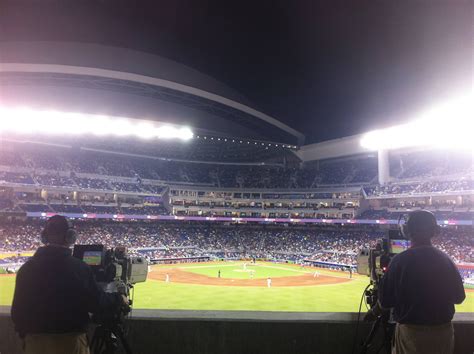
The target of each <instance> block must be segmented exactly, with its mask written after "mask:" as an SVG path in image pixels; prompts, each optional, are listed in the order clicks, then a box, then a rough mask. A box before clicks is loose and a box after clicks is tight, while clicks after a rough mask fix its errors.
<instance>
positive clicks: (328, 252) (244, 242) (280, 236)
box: [0, 220, 474, 265]
mask: <svg viewBox="0 0 474 354" xmlns="http://www.w3.org/2000/svg"><path fill="white" fill-rule="evenodd" d="M43 225H44V222H43V221H39V220H36V221H34V220H30V221H26V222H25V221H22V222H3V223H2V224H1V226H0V250H2V251H8V252H21V251H30V250H34V249H36V248H37V247H38V246H40V236H39V234H40V231H41V228H42V226H43ZM75 228H76V229H77V231H78V234H79V238H78V243H81V244H104V245H106V246H107V247H116V246H125V247H127V248H130V249H134V250H135V251H136V252H146V254H147V256H149V257H150V258H179V257H204V256H207V257H219V256H226V257H227V256H230V255H232V256H234V257H256V258H267V259H291V260H302V259H310V260H312V261H319V262H332V263H339V264H344V265H355V264H356V258H357V254H358V252H359V250H360V249H361V248H367V247H373V246H374V245H375V243H376V240H377V239H380V238H382V237H383V235H384V233H383V232H382V231H380V230H377V229H368V228H365V229H354V228H339V229H334V228H333V229H328V228H321V227H280V226H269V225H265V226H264V225H222V224H212V223H200V222H192V223H190V222H150V221H140V222H139V221H128V222H125V221H92V220H91V221H77V222H76V223H75ZM433 243H434V245H435V246H436V247H438V248H440V249H441V250H443V251H444V252H446V253H447V254H448V255H449V256H451V257H452V259H453V260H454V261H455V262H473V261H474V248H473V247H474V239H473V237H472V230H471V229H462V228H459V229H452V228H443V231H442V235H441V236H440V237H438V238H436V239H434V241H433ZM143 249H145V250H143Z"/></svg>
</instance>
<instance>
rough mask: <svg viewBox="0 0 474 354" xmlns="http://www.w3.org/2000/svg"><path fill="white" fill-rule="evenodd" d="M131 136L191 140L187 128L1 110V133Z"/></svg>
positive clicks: (110, 118) (89, 116) (142, 122)
mask: <svg viewBox="0 0 474 354" xmlns="http://www.w3.org/2000/svg"><path fill="white" fill-rule="evenodd" d="M1 133H17V134H46V135H95V136H110V135H111V136H118V137H125V136H132V137H137V138H141V139H154V138H155V139H180V140H185V141H186V140H190V139H192V138H193V132H192V131H191V129H190V128H188V127H176V126H172V125H161V126H160V125H157V124H154V123H152V122H150V121H145V120H138V119H129V118H124V117H109V116H104V115H95V114H82V113H71V112H58V111H36V110H32V109H28V108H7V107H0V134H1Z"/></svg>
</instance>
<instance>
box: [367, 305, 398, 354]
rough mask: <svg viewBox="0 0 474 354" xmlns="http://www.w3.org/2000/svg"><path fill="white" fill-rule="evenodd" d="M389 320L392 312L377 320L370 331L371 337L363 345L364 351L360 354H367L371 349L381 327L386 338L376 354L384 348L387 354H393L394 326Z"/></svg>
mask: <svg viewBox="0 0 474 354" xmlns="http://www.w3.org/2000/svg"><path fill="white" fill-rule="evenodd" d="M389 318H390V311H387V312H385V313H383V314H382V315H380V316H379V317H378V318H377V320H376V321H375V322H374V324H373V325H372V328H371V329H370V332H369V335H368V336H367V338H366V340H365V341H364V344H363V345H362V350H361V352H360V353H361V354H366V353H367V351H368V350H369V348H370V347H371V344H372V341H373V339H374V337H375V334H376V333H377V330H378V329H379V327H380V325H381V326H382V330H383V335H384V338H383V342H382V345H381V346H380V347H379V348H378V349H377V352H376V353H379V352H380V350H381V349H382V348H384V347H385V352H386V353H387V354H389V353H391V350H392V349H391V348H392V338H393V331H394V324H393V323H389Z"/></svg>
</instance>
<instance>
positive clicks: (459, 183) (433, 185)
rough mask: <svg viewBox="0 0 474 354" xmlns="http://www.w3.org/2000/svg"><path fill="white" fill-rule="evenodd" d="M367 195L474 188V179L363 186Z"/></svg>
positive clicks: (421, 192)
mask: <svg viewBox="0 0 474 354" xmlns="http://www.w3.org/2000/svg"><path fill="white" fill-rule="evenodd" d="M364 190H365V193H366V194H367V195H368V196H384V195H391V194H423V193H433V192H435V193H443V192H444V193H446V192H458V191H468V190H474V180H472V179H457V180H452V181H421V182H414V183H390V184H387V185H384V186H380V185H377V186H369V187H364Z"/></svg>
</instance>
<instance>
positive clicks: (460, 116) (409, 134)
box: [360, 96, 474, 150]
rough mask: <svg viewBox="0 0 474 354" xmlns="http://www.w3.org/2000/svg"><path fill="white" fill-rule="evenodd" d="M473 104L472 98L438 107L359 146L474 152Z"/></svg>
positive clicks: (373, 135)
mask: <svg viewBox="0 0 474 354" xmlns="http://www.w3.org/2000/svg"><path fill="white" fill-rule="evenodd" d="M473 132H474V103H473V97H472V96H465V97H463V98H460V99H457V100H453V101H450V102H448V103H445V104H443V105H438V106H435V107H434V108H432V109H429V110H427V111H425V112H423V113H422V114H420V115H419V117H418V119H416V120H414V121H413V122H411V123H407V124H402V125H397V126H394V127H390V128H387V129H380V130H374V131H371V132H369V133H367V134H365V135H364V136H363V137H362V139H361V141H360V144H361V146H362V147H364V148H367V149H369V150H391V149H400V148H405V147H417V146H423V147H425V146H426V147H434V148H442V149H462V150H468V149H469V150H474V139H473Z"/></svg>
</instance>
